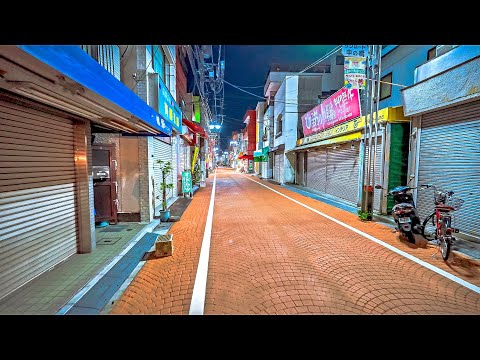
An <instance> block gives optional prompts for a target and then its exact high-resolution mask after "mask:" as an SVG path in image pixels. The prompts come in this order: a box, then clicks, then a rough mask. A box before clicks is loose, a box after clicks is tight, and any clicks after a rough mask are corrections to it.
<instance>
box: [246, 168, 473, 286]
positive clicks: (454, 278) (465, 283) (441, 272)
mask: <svg viewBox="0 0 480 360" xmlns="http://www.w3.org/2000/svg"><path fill="white" fill-rule="evenodd" d="M242 176H243V177H244V178H246V179H248V180H251V181H253V182H256V183H257V184H259V185H262V186H264V187H266V188H267V189H269V190H271V191H273V192H276V193H277V194H279V195H281V196H283V197H285V198H287V199H289V200H291V201H293V202H294V203H297V204H298V205H301V206H303V207H304V208H307V209H309V210H312V211H313V212H315V213H317V214H319V215H321V216H323V217H326V218H327V219H329V220H331V221H333V222H335V223H337V224H338V225H341V226H343V227H345V228H347V229H349V230H352V231H353V232H356V233H357V234H359V235H362V236H363V237H366V238H367V239H369V240H372V241H374V242H376V243H377V244H379V245H382V246H384V247H386V248H387V249H389V250H392V251H394V252H396V253H397V254H399V255H401V256H403V257H406V258H407V259H409V260H411V261H413V262H416V263H417V264H419V265H421V266H424V267H426V268H427V269H430V270H432V271H434V272H436V273H437V274H439V275H442V276H444V277H446V278H447V279H450V280H452V281H454V282H456V283H457V284H459V285H462V286H464V287H466V288H468V289H470V290H472V291H474V292H476V293H477V294H480V287H478V286H476V285H473V284H471V283H469V282H468V281H465V280H463V279H461V278H459V277H458V276H455V275H452V274H450V273H448V272H446V271H445V270H442V269H440V268H438V267H436V266H434V265H432V264H429V263H427V262H425V261H423V260H420V259H419V258H416V257H415V256H412V255H410V254H409V253H406V252H405V251H402V250H400V249H397V248H396V247H394V246H392V245H390V244H387V243H385V242H383V241H381V240H379V239H377V238H375V237H373V236H371V235H368V234H367V233H364V232H363V231H360V230H358V229H356V228H354V227H353V226H350V225H348V224H345V223H343V222H341V221H340V220H337V219H335V218H333V217H331V216H329V215H327V214H324V213H322V212H321V211H318V210H316V209H314V208H312V207H310V206H308V205H305V204H303V203H301V202H300V201H297V200H295V199H292V198H291V197H289V196H287V195H285V194H282V193H281V192H279V191H277V190H274V189H272V188H271V187H270V186H267V185H265V184H262V183H261V182H259V181H256V180H253V179H250V178H249V177H247V176H244V175H242Z"/></svg>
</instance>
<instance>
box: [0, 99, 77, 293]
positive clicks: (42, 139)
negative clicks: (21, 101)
mask: <svg viewBox="0 0 480 360" xmlns="http://www.w3.org/2000/svg"><path fill="white" fill-rule="evenodd" d="M0 127H1V131H0V298H2V297H3V296H5V295H7V294H8V293H9V292H11V291H13V290H15V289H16V288H17V287H19V286H21V285H23V284H25V283H26V282H28V281H29V280H31V279H33V278H34V277H36V276H37V275H39V274H41V273H42V272H44V271H46V270H47V269H49V268H51V267H52V266H54V265H56V264H58V263H59V262H61V261H62V260H64V259H66V258H67V257H68V256H70V255H72V254H75V253H76V252H77V241H78V235H77V213H76V186H75V184H76V178H75V167H74V146H73V141H74V137H73V123H72V121H70V120H67V119H64V118H61V117H59V116H54V115H50V114H47V113H44V112H41V111H38V110H34V109H31V108H28V107H25V106H21V105H17V104H13V103H10V102H6V101H2V100H0Z"/></svg>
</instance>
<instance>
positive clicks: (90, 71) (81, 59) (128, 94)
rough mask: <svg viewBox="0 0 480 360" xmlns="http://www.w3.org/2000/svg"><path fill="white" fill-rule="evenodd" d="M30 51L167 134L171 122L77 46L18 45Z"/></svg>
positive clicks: (169, 132)
mask: <svg viewBox="0 0 480 360" xmlns="http://www.w3.org/2000/svg"><path fill="white" fill-rule="evenodd" d="M18 47H19V48H20V49H22V50H23V51H25V52H27V53H29V54H30V55H32V56H34V57H35V58H37V59H39V60H40V61H42V62H44V63H45V64H47V65H49V66H51V67H52V68H54V69H55V70H57V71H59V72H61V73H63V74H65V75H66V76H68V77H69V78H70V79H72V80H74V81H76V82H77V83H79V84H81V85H83V86H85V87H87V88H88V89H90V90H92V91H93V92H95V93H97V94H98V95H100V96H102V97H104V98H105V99H107V100H109V101H111V102H112V103H114V104H116V105H118V106H120V107H121V108H123V109H125V110H126V111H128V112H129V113H131V114H132V115H134V116H136V117H137V118H139V119H140V120H142V121H144V122H145V123H147V124H148V125H150V126H151V127H153V128H155V129H158V130H159V132H162V133H164V134H166V135H169V136H170V135H171V134H172V124H171V123H170V121H169V120H168V119H166V118H164V117H163V116H162V115H160V114H159V113H158V112H156V111H155V110H154V109H152V108H151V107H150V106H148V105H147V104H146V103H145V102H144V101H143V100H142V99H140V98H139V97H138V96H137V94H135V93H134V92H133V91H132V90H130V89H129V88H128V87H126V86H125V85H124V84H123V83H122V82H120V81H118V80H117V79H116V78H115V77H114V76H113V75H111V74H110V73H109V72H108V71H107V70H106V69H104V68H103V67H102V66H101V65H100V64H99V63H97V62H96V61H95V60H94V59H93V58H92V57H90V55H88V54H87V53H86V52H84V51H83V50H82V49H81V48H80V47H79V46H78V45H19V46H18Z"/></svg>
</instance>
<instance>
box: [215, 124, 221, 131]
mask: <svg viewBox="0 0 480 360" xmlns="http://www.w3.org/2000/svg"><path fill="white" fill-rule="evenodd" d="M214 126H215V129H217V130H218V129H220V128H221V127H222V125H219V124H216V125H214Z"/></svg>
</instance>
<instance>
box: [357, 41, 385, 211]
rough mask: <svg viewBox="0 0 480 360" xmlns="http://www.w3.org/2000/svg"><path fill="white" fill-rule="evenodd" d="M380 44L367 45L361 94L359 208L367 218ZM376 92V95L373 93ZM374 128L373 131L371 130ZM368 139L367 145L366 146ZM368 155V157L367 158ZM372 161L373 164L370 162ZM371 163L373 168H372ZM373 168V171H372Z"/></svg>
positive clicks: (372, 179)
mask: <svg viewBox="0 0 480 360" xmlns="http://www.w3.org/2000/svg"><path fill="white" fill-rule="evenodd" d="M381 54H382V47H381V45H369V47H368V56H367V87H366V89H365V94H364V96H363V113H364V114H365V115H364V116H365V125H364V139H363V147H364V152H363V154H364V156H363V176H362V203H361V205H362V206H361V210H362V212H363V213H367V214H368V217H367V219H368V220H371V219H372V215H373V203H374V202H373V201H374V194H375V193H374V185H375V163H376V148H377V131H378V106H379V104H378V99H379V94H380V64H381ZM375 94H376V95H375ZM374 109H375V128H374V122H373V113H374ZM374 129H375V131H373V130H374ZM367 139H368V147H367ZM367 149H368V152H367ZM372 151H373V154H372ZM367 156H368V158H367ZM372 161H373V164H372ZM372 165H373V169H372ZM372 170H373V171H372Z"/></svg>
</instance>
